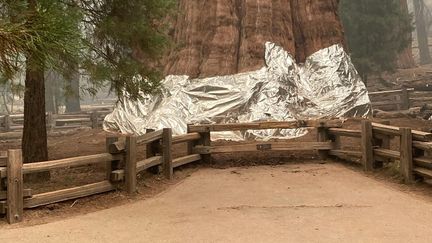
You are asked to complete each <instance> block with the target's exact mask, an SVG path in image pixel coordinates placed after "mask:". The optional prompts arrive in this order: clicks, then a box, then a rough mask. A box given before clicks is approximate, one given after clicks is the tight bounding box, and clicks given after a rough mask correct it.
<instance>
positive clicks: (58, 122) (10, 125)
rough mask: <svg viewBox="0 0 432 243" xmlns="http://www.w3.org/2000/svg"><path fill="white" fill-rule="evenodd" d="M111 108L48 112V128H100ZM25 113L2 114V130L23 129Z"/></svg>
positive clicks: (0, 126) (0, 123)
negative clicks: (61, 112) (73, 111)
mask: <svg viewBox="0 0 432 243" xmlns="http://www.w3.org/2000/svg"><path fill="white" fill-rule="evenodd" d="M111 112H112V111H110V110H96V111H92V112H80V113H66V114H52V113H47V114H46V125H47V129H48V130H67V129H75V128H80V127H91V128H99V127H101V126H102V122H103V120H104V118H105V116H107V115H108V114H109V113H111ZM23 124H24V115H23V114H13V115H2V116H0V131H2V132H17V131H20V130H22V129H23Z"/></svg>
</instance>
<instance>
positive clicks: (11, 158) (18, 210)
mask: <svg viewBox="0 0 432 243" xmlns="http://www.w3.org/2000/svg"><path fill="white" fill-rule="evenodd" d="M22 167H23V160H22V152H21V150H18V149H17V150H9V151H8V161H7V196H8V197H7V214H6V218H7V221H8V223H9V224H14V223H18V222H21V221H22V220H23V211H24V205H23V203H24V189H23V185H24V182H23V173H22Z"/></svg>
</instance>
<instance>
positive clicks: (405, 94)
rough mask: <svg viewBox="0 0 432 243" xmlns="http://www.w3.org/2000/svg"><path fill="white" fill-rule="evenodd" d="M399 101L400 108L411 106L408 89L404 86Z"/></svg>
mask: <svg viewBox="0 0 432 243" xmlns="http://www.w3.org/2000/svg"><path fill="white" fill-rule="evenodd" d="M401 101H402V107H401V108H402V109H403V110H408V109H409V108H410V106H411V104H410V95H409V91H408V89H407V88H406V87H402V93H401Z"/></svg>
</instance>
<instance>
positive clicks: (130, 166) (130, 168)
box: [125, 136, 137, 194]
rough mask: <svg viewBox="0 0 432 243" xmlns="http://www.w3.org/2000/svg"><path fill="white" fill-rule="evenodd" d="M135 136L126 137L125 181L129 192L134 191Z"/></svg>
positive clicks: (135, 173)
mask: <svg viewBox="0 0 432 243" xmlns="http://www.w3.org/2000/svg"><path fill="white" fill-rule="evenodd" d="M136 146H137V138H136V137H135V136H127V137H126V163H125V183H126V190H127V192H128V193H129V194H133V193H135V192H136V177H137V172H136V166H137V157H136V156H137V150H136Z"/></svg>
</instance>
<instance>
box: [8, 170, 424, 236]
mask: <svg viewBox="0 0 432 243" xmlns="http://www.w3.org/2000/svg"><path fill="white" fill-rule="evenodd" d="M431 219H432V203H431V202H428V201H425V200H424V199H423V198H420V197H417V196H414V195H411V194H408V193H405V192H401V191H399V190H397V189H395V188H392V187H390V186H388V185H387V184H383V183H382V182H379V181H376V180H374V179H371V178H368V177H365V176H364V175H363V174H361V173H358V172H355V171H352V170H350V169H347V168H346V167H344V166H342V165H339V164H326V165H318V164H305V165H283V166H276V167H270V166H262V167H250V168H233V169H224V170H216V169H202V170H200V171H198V172H196V173H194V174H193V175H192V176H191V177H189V178H187V179H186V180H185V181H183V182H182V183H180V184H177V185H175V186H172V187H171V188H170V189H169V190H167V191H166V192H164V193H162V194H160V195H158V196H156V197H154V198H152V199H149V200H145V201H139V202H136V203H133V204H128V205H124V206H120V207H116V208H111V209H108V210H103V211H99V212H96V213H91V214H88V215H83V216H79V217H75V218H70V219H65V220H63V221H57V222H53V223H49V224H44V225H38V226H32V227H22V226H14V227H10V226H8V227H6V228H2V229H0V242H62V243H64V242H113V241H115V242H128V243H132V242H318V241H319V242H335V241H337V242H428V241H430V235H431V233H432V220H431Z"/></svg>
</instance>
